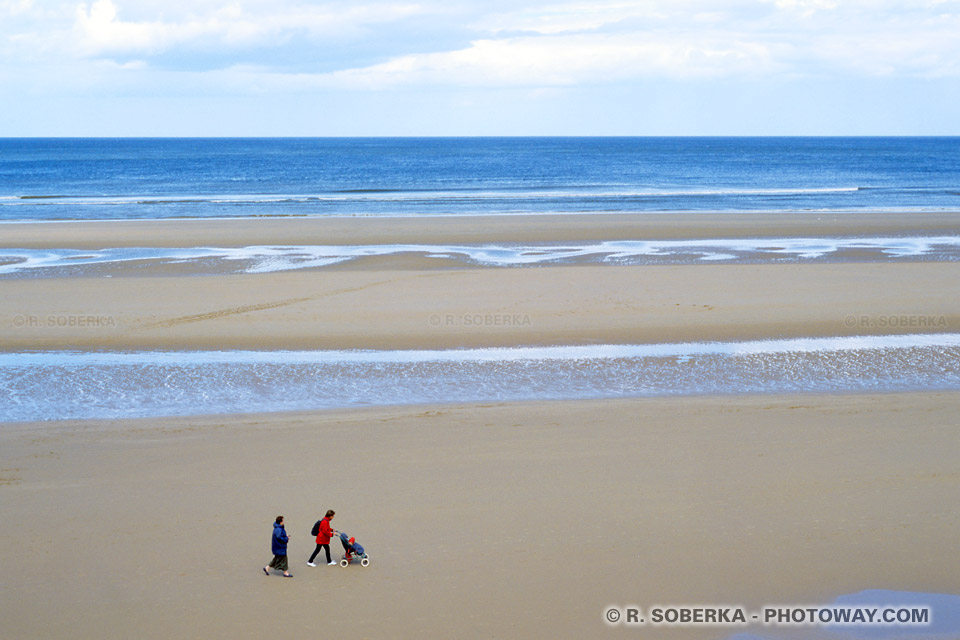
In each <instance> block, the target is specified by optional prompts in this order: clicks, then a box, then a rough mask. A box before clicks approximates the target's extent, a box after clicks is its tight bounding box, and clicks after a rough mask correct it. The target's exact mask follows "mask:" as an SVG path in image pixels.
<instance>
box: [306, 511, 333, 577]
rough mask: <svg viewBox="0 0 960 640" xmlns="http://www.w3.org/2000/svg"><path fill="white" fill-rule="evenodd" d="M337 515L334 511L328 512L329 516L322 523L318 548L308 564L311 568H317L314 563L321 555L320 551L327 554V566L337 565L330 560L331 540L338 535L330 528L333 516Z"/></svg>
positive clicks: (318, 536)
mask: <svg viewBox="0 0 960 640" xmlns="http://www.w3.org/2000/svg"><path fill="white" fill-rule="evenodd" d="M334 515H336V512H335V511H334V510H333V509H330V510H329V511H327V515H325V516H324V517H323V520H321V521H320V531H319V533H317V548H316V549H314V550H313V554H312V555H311V556H310V559H309V560H307V564H308V565H310V566H311V567H315V566H317V565H315V564H314V563H313V561H314V559H315V558H316V557H317V554H318V553H320V549H323V550H324V551H325V552H326V553H327V564H328V565H331V564H337V563H336V562H334V561H333V560H331V559H330V538H332V537H333V536H334V535H336V533H337V532H336V531H334V530H333V529H331V528H330V521H331V520H333V516H334Z"/></svg>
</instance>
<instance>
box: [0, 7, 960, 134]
mask: <svg viewBox="0 0 960 640" xmlns="http://www.w3.org/2000/svg"><path fill="white" fill-rule="evenodd" d="M229 135H237V136H271V135H276V136H380V135H391V136H392V135H396V136H404V135H466V136H473V135H960V0H897V1H894V0H634V1H630V0H598V1H592V2H582V1H581V2H577V1H573V2H550V1H539V2H538V1H530V0H512V1H506V0H487V1H484V2H478V1H462V0H437V1H435V0H422V1H415V0H409V1H407V0H401V1H397V2H394V1H383V0H374V1H371V0H355V1H353V2H310V1H307V0H191V1H190V2H178V1H177V0H92V1H80V2H77V1H66V0H0V136H229Z"/></svg>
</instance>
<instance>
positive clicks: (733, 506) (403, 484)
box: [0, 393, 960, 638]
mask: <svg viewBox="0 0 960 640" xmlns="http://www.w3.org/2000/svg"><path fill="white" fill-rule="evenodd" d="M958 428H960V394H957V393H943V394H934V393H929V394H890V395H881V396H869V395H861V396H820V395H817V396H814V395H810V396H795V397H772V396H766V397H722V398H715V397H699V398H684V399H643V400H624V401H615V402H555V403H543V404H514V405H487V406H476V405H473V406H441V407H403V408H389V407H388V408H379V409H370V410H358V411H342V412H330V413H318V414H296V415H284V414H273V415H268V416H236V417H209V418H190V419H187V418H177V419H166V420H140V421H123V422H114V423H97V422H93V423H82V422H81V423H63V424H57V425H52V424H38V425H7V426H5V427H4V429H3V430H0V477H2V478H0V504H2V510H3V511H2V513H3V517H2V519H0V542H2V548H3V549H4V560H5V562H4V563H3V580H2V584H3V588H4V593H3V596H2V598H0V637H3V638H53V637H58V638H66V637H71V638H187V637H191V638H201V637H202V638H237V637H252V636H255V635H256V636H263V635H273V634H276V635H280V636H284V637H292V638H308V637H315V636H317V635H324V636H327V637H340V638H392V637H397V638H450V637H498V638H505V637H528V638H532V637H563V638H573V637H599V636H604V635H608V634H609V635H623V634H622V633H620V634H617V633H615V632H614V631H608V629H607V628H606V627H605V625H604V623H603V622H602V617H601V616H602V614H603V611H604V607H605V606H606V605H611V604H619V605H626V604H635V605H640V606H642V607H650V606H652V605H654V604H683V603H688V604H689V603H693V604H710V603H713V604H740V605H744V606H748V607H760V606H762V605H764V604H788V603H794V604H797V603H798V604H809V603H816V602H820V603H827V602H829V601H830V600H832V599H833V598H834V597H836V596H838V595H841V594H844V593H852V592H856V591H859V590H861V589H866V588H887V589H898V590H917V591H932V592H947V593H950V592H952V593H956V592H958V591H960V559H958V555H957V553H956V532H957V529H958V525H960V516H958V514H957V510H956V498H957V495H960V462H958V461H960V440H958V438H957V437H956V433H957V429H958ZM328 508H333V509H335V510H336V511H337V517H336V518H335V520H334V525H335V526H338V527H340V528H342V529H343V530H344V531H347V532H348V533H350V534H351V535H354V536H356V537H357V539H358V540H359V541H360V542H361V543H362V544H364V545H365V546H366V548H367V550H368V551H369V553H370V555H371V558H372V564H371V566H370V567H368V568H365V569H364V568H360V567H349V568H347V569H341V568H340V567H327V566H318V567H317V568H313V569H311V568H309V567H307V566H306V565H305V562H306V558H307V556H308V555H309V553H310V551H312V549H313V543H312V541H311V539H310V536H309V535H308V534H309V531H310V527H311V525H312V524H313V522H314V520H315V519H317V518H319V517H320V516H321V515H322V514H323V512H324V511H325V510H326V509H328ZM278 514H283V515H284V516H286V519H287V523H288V531H289V532H290V533H291V534H292V536H293V539H292V541H291V545H290V558H291V568H292V572H293V573H294V574H295V577H294V578H293V579H292V580H283V579H281V578H279V577H270V578H267V577H265V576H264V575H263V573H262V572H261V570H260V567H261V566H263V564H265V563H266V562H267V561H268V560H269V559H270V548H269V538H270V534H271V523H272V522H273V518H274V516H276V515H278ZM334 548H335V550H336V547H334ZM737 631H742V629H715V628H714V629H711V628H690V627H685V628H682V629H668V630H663V629H650V628H644V629H639V630H638V629H634V630H633V631H632V632H629V633H630V635H631V636H636V637H644V638H660V637H662V638H725V637H728V636H730V635H732V634H733V633H735V632H737ZM767 631H768V632H771V633H773V632H775V631H776V630H775V629H773V630H767ZM806 631H807V632H808V635H807V636H805V637H808V638H809V637H826V636H825V635H823V634H820V633H818V632H817V631H816V630H809V629H808V630H806Z"/></svg>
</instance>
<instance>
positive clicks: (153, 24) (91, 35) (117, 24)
mask: <svg viewBox="0 0 960 640" xmlns="http://www.w3.org/2000/svg"><path fill="white" fill-rule="evenodd" d="M201 9H203V7H201ZM420 12H421V8H420V7H419V6H418V5H417V4H413V3H371V4H360V3H357V4H348V3H340V4H337V5H317V6H314V5H284V4H283V3H273V4H267V3H256V2H247V3H243V4H241V3H235V4H226V5H222V6H218V5H214V6H211V7H208V8H206V10H205V11H201V12H197V13H189V14H187V15H185V16H180V17H179V19H176V20H159V19H144V20H123V19H122V18H121V17H120V9H119V8H118V7H117V5H116V4H115V3H114V1H113V0H95V2H93V3H91V4H80V5H79V6H77V9H76V13H75V21H74V24H73V38H74V41H75V43H76V45H77V47H78V50H79V52H80V54H81V55H84V56H87V57H109V56H124V55H135V54H154V55H155V54H159V53H162V52H166V51H169V50H171V49H176V48H184V47H186V48H192V49H200V50H204V49H206V50H209V49H216V48H227V49H243V48H244V47H256V46H263V45H269V44H276V43H278V42H284V41H286V40H289V39H292V38H295V37H301V38H317V37H324V38H334V39H338V38H349V37H351V36H352V37H359V36H362V35H364V27H365V26H367V25H375V24H381V23H388V22H391V21H395V20H399V19H401V18H406V17H410V16H414V15H417V14H418V13H420Z"/></svg>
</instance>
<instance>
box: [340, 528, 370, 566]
mask: <svg viewBox="0 0 960 640" xmlns="http://www.w3.org/2000/svg"><path fill="white" fill-rule="evenodd" d="M340 543H341V544H342V545H343V551H344V554H343V557H342V558H340V566H341V567H346V566H347V565H350V564H353V563H354V562H359V563H360V566H361V567H365V566H367V565H369V564H370V556H368V555H367V554H366V552H365V551H364V550H363V547H362V546H360V543H359V542H357V541H356V538H348V537H347V534H345V533H342V532H341V533H340Z"/></svg>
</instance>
